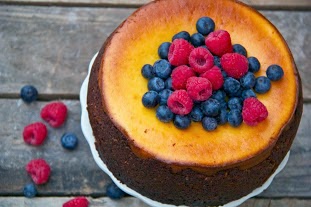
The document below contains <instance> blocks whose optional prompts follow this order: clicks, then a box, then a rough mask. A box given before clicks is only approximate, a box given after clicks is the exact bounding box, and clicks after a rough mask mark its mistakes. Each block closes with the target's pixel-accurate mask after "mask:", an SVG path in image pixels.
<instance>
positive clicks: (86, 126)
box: [80, 54, 290, 207]
mask: <svg viewBox="0 0 311 207" xmlns="http://www.w3.org/2000/svg"><path fill="white" fill-rule="evenodd" d="M96 56H97V54H95V55H94V57H93V58H92V60H91V62H90V64H89V67H88V75H87V77H86V78H85V80H84V82H83V84H82V86H81V90H80V102H81V110H82V115H81V128H82V132H83V134H84V136H85V138H86V140H87V141H88V143H89V145H90V148H91V152H92V155H93V158H94V160H95V162H96V164H97V165H98V166H99V167H100V168H101V169H102V170H103V171H104V172H105V173H106V174H107V175H108V176H109V177H110V178H111V179H112V181H113V182H114V183H115V184H116V185H117V186H118V187H119V188H120V189H122V190H123V191H124V192H126V193H128V194H129V195H132V196H134V197H136V198H138V199H140V200H142V201H143V202H145V203H147V204H148V205H150V206H154V207H174V206H175V205H170V204H163V203H160V202H157V201H154V200H152V199H150V198H147V197H145V196H143V195H141V194H140V193H138V192H136V191H134V190H133V189H131V188H129V187H128V186H127V185H125V184H123V183H121V182H120V181H119V180H118V179H117V178H116V177H115V176H114V175H113V174H112V173H111V172H110V171H109V169H108V168H107V166H106V164H105V163H104V162H103V161H102V159H101V158H100V156H99V153H98V151H97V150H96V146H95V137H94V135H93V130H92V127H91V124H90V120H89V115H88V111H87V91H88V82H89V76H90V71H91V68H92V65H93V63H94V60H95V58H96ZM289 154H290V152H288V153H287V154H286V156H285V157H284V159H283V161H282V162H281V163H280V165H279V166H278V168H277V169H276V171H275V172H274V173H273V174H272V175H271V176H270V177H269V178H268V179H267V181H266V182H265V183H264V184H263V185H262V186H261V187H258V188H256V189H255V190H253V191H252V192H251V193H250V194H248V195H246V196H244V197H242V198H240V199H238V200H235V201H231V202H230V203H227V204H225V205H223V207H234V206H238V205H240V204H242V203H243V202H245V201H246V200H247V199H249V198H251V197H254V196H256V195H258V194H260V193H261V192H263V191H264V190H265V189H267V188H268V187H269V185H270V184H271V182H272V180H273V179H274V177H275V176H276V175H277V174H278V173H279V172H280V171H281V170H282V169H283V168H284V167H285V165H286V163H287V161H288V158H289ZM180 207H181V206H180Z"/></svg>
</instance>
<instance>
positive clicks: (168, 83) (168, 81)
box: [164, 77, 173, 90]
mask: <svg viewBox="0 0 311 207" xmlns="http://www.w3.org/2000/svg"><path fill="white" fill-rule="evenodd" d="M164 86H165V88H166V89H169V90H173V86H172V78H171V77H170V78H168V79H166V81H165V82H164Z"/></svg>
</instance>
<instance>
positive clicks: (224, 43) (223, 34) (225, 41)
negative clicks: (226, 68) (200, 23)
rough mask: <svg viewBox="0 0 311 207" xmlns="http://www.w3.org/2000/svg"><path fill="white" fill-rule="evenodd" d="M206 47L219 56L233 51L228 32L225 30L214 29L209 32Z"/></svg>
mask: <svg viewBox="0 0 311 207" xmlns="http://www.w3.org/2000/svg"><path fill="white" fill-rule="evenodd" d="M205 44H206V46H207V48H208V49H209V50H210V51H211V52H212V53H213V54H214V55H217V56H219V57H221V56H223V55H224V54H226V53H231V52H232V51H233V48H232V44H231V37H230V34H229V33H228V32H227V31H225V30H216V31H215V32H212V33H210V34H209V35H208V36H207V37H206V39H205Z"/></svg>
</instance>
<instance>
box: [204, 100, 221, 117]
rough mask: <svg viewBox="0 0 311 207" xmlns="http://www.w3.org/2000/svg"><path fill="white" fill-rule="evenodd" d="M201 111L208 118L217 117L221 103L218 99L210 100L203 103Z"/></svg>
mask: <svg viewBox="0 0 311 207" xmlns="http://www.w3.org/2000/svg"><path fill="white" fill-rule="evenodd" d="M201 109H202V111H203V113H204V114H205V115H206V116H217V115H218V113H219V110H220V103H219V101H217V100H216V99H212V98H210V99H208V100H207V101H204V102H202V103H201Z"/></svg>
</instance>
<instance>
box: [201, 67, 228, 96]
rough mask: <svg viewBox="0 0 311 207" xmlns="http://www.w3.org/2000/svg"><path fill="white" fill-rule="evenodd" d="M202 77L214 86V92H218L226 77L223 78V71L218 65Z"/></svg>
mask: <svg viewBox="0 0 311 207" xmlns="http://www.w3.org/2000/svg"><path fill="white" fill-rule="evenodd" d="M201 77H203V78H206V79H208V80H209V81H210V82H211V83H212V86H213V90H214V91H216V90H218V89H220V88H221V87H222V85H223V84H224V77H223V76H222V73H221V70H220V68H219V67H217V66H216V65H215V66H214V67H212V68H211V69H210V70H208V71H206V72H205V73H203V74H201Z"/></svg>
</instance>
